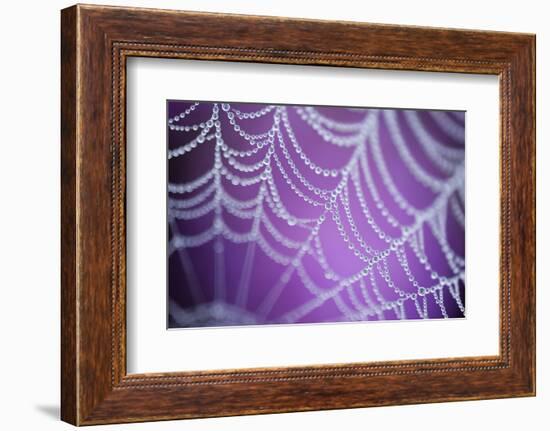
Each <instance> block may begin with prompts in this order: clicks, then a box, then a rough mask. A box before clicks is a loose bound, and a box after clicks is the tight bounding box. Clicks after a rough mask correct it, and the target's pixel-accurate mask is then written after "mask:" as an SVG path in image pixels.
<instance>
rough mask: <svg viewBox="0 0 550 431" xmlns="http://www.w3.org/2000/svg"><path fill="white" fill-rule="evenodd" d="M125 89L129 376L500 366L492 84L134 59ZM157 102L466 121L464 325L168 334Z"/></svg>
mask: <svg viewBox="0 0 550 431" xmlns="http://www.w3.org/2000/svg"><path fill="white" fill-rule="evenodd" d="M182 82H183V83H185V82H193V83H196V85H192V86H189V85H182ZM127 83H128V99H127V100H128V102H127V106H128V110H127V112H128V119H127V124H128V145H127V146H128V151H127V154H128V156H127V167H128V178H129V180H128V198H127V204H128V207H127V208H128V216H127V229H128V238H127V247H128V262H127V266H126V267H127V270H128V280H127V286H128V292H127V299H128V372H129V373H142V372H159V371H161V372H162V371H187V370H204V369H222V368H247V367H268V366H275V367H276V366H285V365H307V364H331V363H332V364H334V363H350V362H367V361H384V360H402V359H426V358H442V357H460V356H491V355H493V356H494V355H497V354H498V344H499V342H498V340H499V338H498V332H499V331H498V328H499V316H498V305H499V294H498V286H499V272H498V269H499V268H498V263H499V253H498V240H499V229H498V223H495V220H498V217H499V196H498V194H499V187H500V186H499V182H498V180H499V140H498V137H499V117H498V114H499V103H498V94H499V93H498V91H499V85H498V78H497V77H496V76H489V75H466V74H456V73H426V72H405V71H381V70H361V69H349V68H334V67H332V68H330V67H314V68H313V67H308V66H302V67H296V66H287V65H273V64H262V65H257V64H239V63H230V64H228V63H227V62H225V63H223V62H204V61H202V62H201V61H189V60H174V59H151V58H141V59H131V60H130V62H129V63H128V77H127ZM266 84H268V85H266ZM320 88H322V89H323V91H319V89H320ZM166 99H188V100H222V101H223V100H231V101H247V102H265V101H269V102H270V103H290V104H292V103H294V104H296V103H306V104H325V105H327V104H332V105H337V106H364V105H365V104H369V105H370V106H378V107H388V106H392V107H401V108H418V109H456V110H465V111H466V112H467V113H466V286H468V287H467V288H466V289H467V293H466V301H467V304H466V313H467V318H466V319H452V320H450V321H449V320H445V321H443V320H437V319H434V320H428V321H419V320H417V321H408V322H396V321H393V322H377V323H373V322H362V323H359V322H354V323H340V324H324V325H272V326H269V327H266V326H262V327H250V326H249V327H233V328H200V329H199V328H196V329H193V330H189V329H186V330H170V331H167V330H166V326H165V324H166V323H165V322H166V307H165V304H166V297H165V295H164V292H163V290H162V289H163V287H164V286H165V285H166V248H167V247H166V242H165V241H159V238H166V200H165V199H166V146H165V139H166V128H165V124H166ZM152 203H154V204H152ZM480 238H483V241H479V239H480ZM159 288H160V291H159ZM358 340H361V342H358ZM433 340H437V343H434V342H433Z"/></svg>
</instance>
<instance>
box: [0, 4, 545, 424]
mask: <svg viewBox="0 0 550 431" xmlns="http://www.w3.org/2000/svg"><path fill="white" fill-rule="evenodd" d="M103 3H109V4H120V5H125V4H126V5H133V6H150V7H166V8H175V9H189V10H210V11H221V12H235V13H252V14H264V15H282V16H296V17H311V18H324V19H347V20H360V21H370V22H381V23H394V24H413V25H431V26H442V27H447V26H448V27H457V28H478V29H491V30H506V31H525V32H536V33H537V57H538V58H537V64H538V66H537V76H538V82H537V93H538V94H537V116H538V118H539V121H538V125H537V138H538V143H539V145H538V152H537V153H538V173H537V176H538V189H539V194H538V205H537V212H538V215H537V218H538V220H539V221H540V223H539V228H538V240H537V244H538V245H537V248H538V262H539V268H538V272H537V278H538V292H537V303H538V304H537V310H538V319H537V320H538V322H537V324H538V348H537V352H538V369H539V371H538V381H537V383H538V396H537V397H536V398H524V399H508V400H495V401H475V402H460V403H445V404H437V405H419V406H406V407H400V406H397V407H386V408H371V409H356V410H342V411H329V412H310V413H293V414H284V415H268V416H248V417H237V418H223V419H206V420H193V421H185V422H177V421H176V422H164V423H156V424H134V425H122V426H116V427H112V426H107V427H99V428H97V429H102V428H105V429H119V430H121V429H135V430H138V429H146V430H168V429H171V430H175V429H178V430H228V429H229V430H237V429H238V430H245V431H246V430H257V429H267V430H279V429H285V428H286V429H317V430H334V429H338V428H342V427H350V428H361V429H367V428H373V429H376V428H380V427H384V428H386V429H398V428H403V427H407V429H410V430H415V429H419V430H420V429H422V430H441V429H446V430H461V431H463V430H470V429H478V428H480V427H490V428H491V429H499V430H517V429H523V428H526V427H529V428H531V429H545V427H547V426H548V423H549V422H550V415H549V413H548V405H549V403H550V372H549V371H548V367H549V365H547V364H548V362H549V360H550V350H549V346H550V342H549V340H548V337H549V334H550V332H549V330H548V326H549V325H550V319H549V318H548V315H547V314H546V315H545V314H544V313H545V310H548V308H549V306H550V303H549V300H550V297H549V295H548V294H547V293H546V292H545V291H544V290H545V289H544V286H548V285H549V283H550V278H549V277H550V272H549V270H548V265H546V267H545V265H544V263H545V262H547V261H548V259H550V255H549V252H550V250H549V248H548V247H549V246H550V231H549V230H548V228H547V227H546V225H545V224H544V223H543V222H542V220H548V219H549V217H550V201H549V199H550V196H549V194H548V191H547V190H546V189H547V188H548V187H545V185H547V184H549V181H550V171H548V170H546V171H545V170H543V169H542V166H544V165H545V164H546V163H548V162H550V152H549V149H548V147H547V146H545V145H544V143H545V142H547V141H548V139H549V133H550V126H548V122H545V121H541V120H540V119H544V118H549V117H550V102H549V99H548V97H549V96H550V94H549V91H548V85H549V82H550V78H549V76H550V68H549V63H548V54H547V53H548V52H550V28H548V25H547V19H548V12H547V11H545V10H544V3H545V2H542V1H535V0H532V1H529V0H524V1H521V2H518V1H513V2H511V1H510V2H508V1H503V0H501V1H495V2H480V1H479V0H475V1H470V0H462V1H457V2H455V3H453V4H452V5H450V4H448V3H445V2H441V1H420V0H417V1H413V2H411V1H406V0H404V1H390V0H387V1H383V2H359V1H357V0H339V1H338V2H312V1H305V0H304V1H302V2H298V1H296V0H293V1H290V0H289V1H284V0H273V1H267V0H265V1H260V0H256V1H254V2H250V1H233V0H231V1H228V0H225V1H224V0H219V1H214V0H197V1H166V0H165V1H162V0H161V1H152V0H150V1H139V0H133V1H131V2H126V1H118V2H108V1H104V2H103ZM69 4H70V3H68V2H64V1H55V0H52V1H48V2H38V1H26V2H9V3H6V4H4V5H3V9H2V14H1V16H0V31H1V32H2V38H1V40H2V54H3V55H2V67H1V68H0V74H1V79H0V98H1V99H0V100H1V102H0V103H1V105H0V106H1V109H2V111H1V113H0V114H1V118H2V120H1V123H0V143H1V144H0V145H1V151H2V153H1V155H0V179H1V182H0V184H1V185H0V193H1V194H0V196H1V199H2V213H1V216H0V217H1V222H0V252H1V256H0V257H1V260H0V261H1V262H2V263H1V266H0V286H1V289H2V292H3V293H4V295H3V297H2V302H1V305H0V324H1V325H0V327H1V328H2V332H1V338H2V355H1V356H0V366H1V370H2V381H1V382H0V397H1V400H0V401H1V405H2V414H1V415H0V426H1V427H2V428H5V429H8V430H19V429H21V430H23V429H25V430H26V429H39V430H46V431H47V430H61V429H70V427H69V426H68V425H66V424H63V423H60V422H59V421H58V420H57V416H58V409H59V404H58V399H59V387H58V385H59V218H60V215H59V9H60V8H62V7H65V6H67V5H69ZM29 262H32V265H33V266H32V267H29ZM537 422H538V424H537Z"/></svg>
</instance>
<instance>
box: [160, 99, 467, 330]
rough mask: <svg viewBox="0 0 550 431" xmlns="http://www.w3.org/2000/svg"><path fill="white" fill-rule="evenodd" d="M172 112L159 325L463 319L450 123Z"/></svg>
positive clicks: (256, 110)
mask: <svg viewBox="0 0 550 431" xmlns="http://www.w3.org/2000/svg"><path fill="white" fill-rule="evenodd" d="M170 103H171V104H172V105H171V106H169V108H171V111H169V112H172V113H171V115H172V116H170V117H169V118H168V123H167V126H168V129H169V135H168V136H169V148H168V166H169V182H168V223H169V232H170V239H169V296H170V302H169V315H170V326H172V327H190V326H225V325H242V324H263V323H303V322H343V321H366V320H396V319H428V318H448V317H463V316H464V312H465V310H464V287H465V286H464V277H465V276H464V274H465V261H464V250H463V249H464V225H465V216H464V182H465V181H464V114H463V113H460V112H440V111H414V110H393V109H352V108H322V107H305V106H281V105H258V104H229V103H210V102H204V103H199V102H195V103H183V102H170ZM174 110H176V111H177V112H179V113H177V114H175V115H173V112H174Z"/></svg>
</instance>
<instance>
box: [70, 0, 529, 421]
mask: <svg viewBox="0 0 550 431" xmlns="http://www.w3.org/2000/svg"><path fill="white" fill-rule="evenodd" d="M61 16H62V20H61V21H62V22H61V50H62V56H61V59H62V63H61V71H62V76H61V79H62V81H61V82H62V93H61V111H62V112H61V124H62V127H61V129H62V134H61V139H62V146H61V161H62V163H61V191H62V198H61V208H62V216H61V227H62V240H61V245H62V247H61V253H62V283H61V284H62V285H61V291H62V295H61V305H62V324H61V340H62V344H61V357H62V361H61V367H62V368H61V376H62V377H61V388H62V391H61V417H62V419H63V420H64V421H66V422H69V423H71V424H74V425H91V424H105V423H116V422H138V421H152V420H166V419H179V418H196V417H212V416H230V415H241V414H258V413H273V412H289V411H307V410H321V409H339V408H352V407H367V406H383V405H393V404H413V403H428V402H442V401H456V400H474V399H489V398H503V397H518V396H533V395H534V394H535V36H534V35H529V34H514V33H504V32H502V33H501V32H489V31H470V30H449V29H439V28H424V27H404V26H392V25H377V24H362V23H353V22H330V21H315V20H298V19H287V18H275V17H256V16H241V15H220V14H213V13H196V12H178V11H167V10H153V9H150V10H148V9H134V8H120V7H103V6H83V5H77V6H73V7H70V8H68V9H64V10H63V11H62V14H61ZM335 35H337V37H335ZM131 56H144V57H163V58H182V59H199V60H222V61H244V62H258V63H285V64H301V65H331V66H342V67H354V68H374V69H393V70H414V71H441V72H460V73H476V74H492V75H498V76H499V78H500V151H501V153H500V154H501V168H500V169H501V196H500V205H501V218H500V221H497V220H495V222H500V293H501V294H500V354H499V355H498V356H491V357H465V358H462V357H461V358H441V359H433V360H432V359H431V360H413V361H392V362H377V363H363V364H361V363H360V364H357V363H353V364H338V365H327V366H303V367H288V368H284V367H283V368H266V369H238V370H226V371H209V370H205V371H203V372H177V373H156V374H127V372H126V350H125V342H126V321H125V312H126V300H125V298H126V278H125V276H126V272H125V269H126V266H125V265H126V261H125V235H126V233H125V190H126V175H125V151H126V147H125V142H126V137H125V97H126V94H125V92H126V87H125V84H126V72H125V65H126V59H127V58H129V57H131Z"/></svg>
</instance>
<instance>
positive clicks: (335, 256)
mask: <svg viewBox="0 0 550 431" xmlns="http://www.w3.org/2000/svg"><path fill="white" fill-rule="evenodd" d="M61 17H62V23H61V24H62V25H61V49H62V64H61V71H62V94H61V111H62V112H61V117H62V151H61V162H62V175H61V176H62V182H61V192H62V196H61V205H62V238H61V241H62V250H61V251H62V286H61V291H62V325H61V332H62V334H61V335H62V337H61V339H62V345H61V352H62V364H61V366H62V382H61V389H62V390H61V397H62V399H61V415H62V419H63V420H64V421H67V422H69V423H72V424H74V425H92V424H106V423H119V422H139V421H153V420H167V419H180V418H197V417H213V416H229V415H241V414H258V413H273V412H289V411H307V410H321V409H337V408H353V407H368V406H382V405H395V404H412V403H430V402H441V401H456V400H475V399H490V398H503V397H518V396H533V395H534V394H535V107H534V106H535V105H534V101H535V76H534V74H535V36H534V35H530V34H517V33H504V32H488V31H473V30H451V29H440V28H423V27H403V26H391V25H379V24H366V23H354V22H331V21H315V20H299V19H288V18H277V17H256V16H241V15H221V14H213V13H197V12H180V11H168V10H153V9H135V8H120V7H105V6H93V5H77V6H73V7H70V8H68V9H64V10H63V11H62V14H61Z"/></svg>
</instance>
